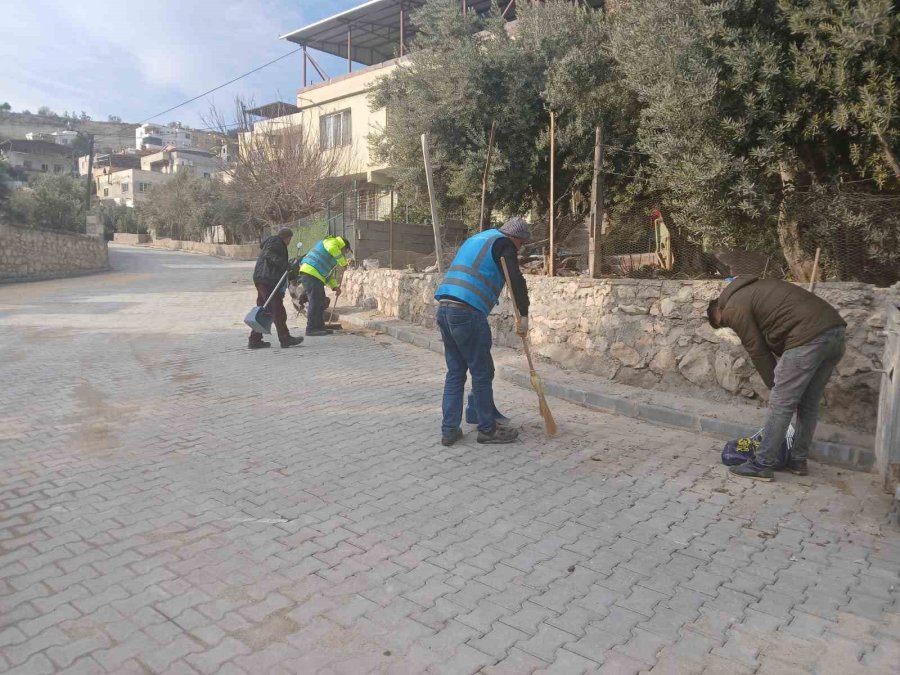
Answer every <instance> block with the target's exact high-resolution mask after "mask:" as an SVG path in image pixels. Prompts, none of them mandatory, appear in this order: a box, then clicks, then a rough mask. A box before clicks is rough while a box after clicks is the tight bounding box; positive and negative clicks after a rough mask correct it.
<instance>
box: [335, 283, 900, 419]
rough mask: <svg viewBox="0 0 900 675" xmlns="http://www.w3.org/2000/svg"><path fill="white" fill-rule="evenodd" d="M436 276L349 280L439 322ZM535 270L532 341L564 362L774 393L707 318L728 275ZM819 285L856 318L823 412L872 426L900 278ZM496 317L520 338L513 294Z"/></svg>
mask: <svg viewBox="0 0 900 675" xmlns="http://www.w3.org/2000/svg"><path fill="white" fill-rule="evenodd" d="M436 276H437V275H433V274H423V273H411V272H403V271H398V270H359V269H357V270H352V271H351V272H349V273H348V274H347V275H346V277H345V278H344V281H343V284H342V285H343V287H344V291H345V294H346V295H345V297H346V298H347V300H348V302H350V303H351V304H356V305H358V306H366V307H369V308H371V309H375V308H377V309H378V311H379V313H381V314H383V315H384V316H388V317H395V318H399V319H403V320H406V321H410V322H412V323H416V324H419V325H423V326H430V327H433V326H434V308H435V304H434V300H433V299H432V298H433V296H434V291H435V288H436V286H437V278H436ZM526 279H527V280H528V288H529V293H530V297H531V312H530V324H531V342H532V345H533V346H534V347H535V351H536V352H537V353H539V354H541V355H542V356H544V357H547V358H549V359H550V360H552V361H554V362H556V363H558V364H559V365H562V366H564V367H569V368H574V369H577V370H580V371H584V372H589V373H595V374H597V375H600V376H603V377H606V378H609V379H612V380H615V381H617V382H622V383H624V384H630V385H633V386H641V387H646V388H651V389H659V390H663V391H675V392H683V393H684V394H686V395H690V396H696V397H702V398H709V399H712V400H728V399H732V400H734V399H738V400H740V399H745V400H746V399H753V398H756V399H763V400H764V399H765V398H766V397H767V396H768V390H767V389H766V387H765V385H763V383H762V380H761V379H760V378H759V375H757V374H756V371H755V369H754V367H753V363H752V362H751V361H750V359H749V358H748V356H747V354H746V352H745V351H744V349H743V347H742V346H741V344H740V340H738V338H737V336H736V335H735V334H734V333H733V332H732V331H731V330H728V329H723V330H719V331H714V330H713V329H712V328H710V326H709V324H708V323H707V321H706V305H707V303H708V302H709V300H710V299H712V298H714V297H717V296H718V294H719V293H720V292H721V290H722V288H724V286H725V283H724V282H721V281H659V280H644V279H584V278H571V277H569V278H555V279H553V278H549V277H540V276H527V277H526ZM816 293H817V294H818V295H820V296H821V297H823V298H824V299H826V300H828V301H829V302H830V303H831V304H832V305H834V306H835V307H836V308H837V309H838V310H839V311H840V312H841V315H842V316H843V317H844V318H845V319H846V320H847V323H848V338H849V344H848V349H847V354H846V356H845V357H844V359H843V361H842V362H841V363H840V365H839V366H838V368H837V372H836V373H835V375H834V376H833V377H832V380H831V384H830V385H829V387H828V390H827V393H826V400H827V408H826V409H825V410H824V411H823V412H824V418H825V419H826V420H828V421H832V422H836V423H839V424H843V425H846V426H850V427H853V428H856V429H862V430H865V431H867V432H872V431H873V430H874V428H875V419H876V409H877V402H878V391H879V386H880V373H879V371H880V369H881V358H882V354H883V352H884V345H885V336H884V316H885V312H884V307H885V305H886V303H887V301H888V299H889V298H893V299H895V300H897V299H900V286H894V287H892V288H889V289H879V288H875V287H873V286H870V285H867V284H856V283H824V284H819V286H818V287H817V289H816ZM490 321H491V326H492V328H493V331H494V341H495V342H496V343H497V344H500V345H504V346H509V347H518V346H519V345H520V341H519V338H518V337H517V336H516V335H515V332H514V330H513V318H512V308H511V306H510V304H509V301H508V300H507V299H506V298H504V299H503V300H502V301H501V303H500V306H499V307H498V308H497V309H495V310H494V312H493V314H492V315H491V319H490Z"/></svg>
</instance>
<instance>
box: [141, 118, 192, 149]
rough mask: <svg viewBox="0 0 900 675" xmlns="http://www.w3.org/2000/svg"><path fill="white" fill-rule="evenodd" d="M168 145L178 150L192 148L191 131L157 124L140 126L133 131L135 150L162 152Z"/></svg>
mask: <svg viewBox="0 0 900 675" xmlns="http://www.w3.org/2000/svg"><path fill="white" fill-rule="evenodd" d="M169 145H171V146H174V147H176V148H179V149H187V148H192V147H194V134H193V131H191V130H190V129H181V128H178V127H167V126H161V125H157V124H142V125H141V126H139V127H138V128H137V129H135V130H134V147H135V149H137V150H162V149H163V148H165V147H166V146H169Z"/></svg>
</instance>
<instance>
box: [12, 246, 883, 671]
mask: <svg viewBox="0 0 900 675" xmlns="http://www.w3.org/2000/svg"><path fill="white" fill-rule="evenodd" d="M111 260H112V263H113V266H114V268H115V271H114V272H113V273H110V274H105V275H100V276H94V277H82V278H78V279H71V280H60V281H53V282H42V283H35V284H21V285H14V286H2V287H0V378H2V383H3V386H2V388H0V671H7V672H13V673H32V674H34V673H53V672H69V673H98V672H108V673H131V672H135V673H148V672H149V673H315V672H321V673H354V674H355V673H367V672H381V673H420V672H431V673H474V672H479V671H483V672H485V673H531V672H541V673H585V672H592V673H616V674H621V673H632V672H633V673H637V672H651V673H718V672H728V673H752V672H756V673H815V674H820V675H821V674H825V673H832V672H834V673H840V674H841V675H849V674H852V673H896V672H900V584H898V573H900V534H898V533H897V532H896V531H894V530H892V529H891V528H890V526H889V525H888V519H887V513H888V509H889V502H888V500H887V499H886V498H884V497H883V496H882V495H881V493H880V492H879V491H878V489H877V488H876V485H875V480H874V477H873V476H869V475H862V474H856V473H849V472H846V471H841V470H839V469H835V468H830V467H825V466H820V465H815V464H814V465H813V471H812V475H811V476H809V477H804V478H798V477H793V476H788V475H779V476H778V480H777V481H776V482H775V483H772V484H760V483H753V482H741V481H738V480H734V479H732V478H731V477H730V476H729V475H728V474H727V472H726V471H725V470H724V468H723V467H722V466H721V465H720V464H719V462H718V447H717V446H718V443H717V442H716V441H714V440H713V439H711V438H707V437H703V436H698V435H696V434H690V433H687V432H684V431H677V430H672V429H667V428H664V427H659V426H653V425H650V424H647V423H642V422H639V421H637V420H634V419H629V418H620V417H615V416H612V415H606V414H600V413H596V412H590V411H587V410H584V409H581V408H578V407H575V406H572V405H569V404H564V403H561V402H558V401H551V405H552V406H553V408H554V414H555V416H556V418H557V420H558V421H559V425H560V434H559V435H558V437H557V438H555V439H552V440H550V439H547V438H546V436H545V435H544V433H543V431H542V426H541V420H540V418H539V416H538V415H537V412H536V405H535V401H534V396H533V394H532V393H531V392H528V391H525V390H519V389H515V388H512V387H511V386H510V385H505V384H503V383H502V382H499V383H498V385H497V398H498V402H499V404H500V406H501V408H502V409H503V410H504V411H507V412H508V413H509V414H511V415H513V417H514V418H515V420H516V422H517V423H519V424H520V425H521V427H522V429H523V433H522V442H521V443H517V444H513V445H507V446H494V447H491V446H479V445H477V444H476V443H475V442H474V435H473V433H471V431H470V432H469V433H467V435H466V437H465V439H464V440H463V441H462V442H461V443H459V444H457V445H456V446H454V447H452V448H444V447H442V446H441V445H440V444H439V443H438V442H437V441H438V435H439V419H438V416H439V407H440V393H441V382H442V378H443V364H442V362H441V360H440V358H439V357H438V356H436V355H435V354H433V353H431V352H429V351H425V350H419V349H417V348H415V347H412V346H409V345H406V344H403V343H399V342H396V341H394V340H392V339H389V338H387V337H385V336H383V335H378V334H373V333H371V332H369V333H356V334H346V335H339V336H334V337H331V338H318V339H311V340H308V341H307V343H306V344H305V345H304V346H302V347H301V348H298V349H290V350H281V349H279V348H277V346H276V347H275V348H273V349H271V350H266V351H261V352H250V351H248V350H247V349H246V348H245V340H246V329H245V328H244V327H243V325H242V323H241V318H242V316H243V315H244V313H245V312H246V311H247V309H248V308H249V306H250V304H251V301H252V300H253V297H254V293H253V292H252V291H251V290H250V285H249V283H248V281H249V279H248V277H249V274H250V270H251V267H252V263H244V262H223V261H219V260H215V259H210V258H204V257H200V256H192V255H188V254H176V253H163V252H158V251H141V250H137V249H127V248H113V249H112V251H111ZM292 323H294V324H295V325H296V323H297V322H296V321H295V320H292Z"/></svg>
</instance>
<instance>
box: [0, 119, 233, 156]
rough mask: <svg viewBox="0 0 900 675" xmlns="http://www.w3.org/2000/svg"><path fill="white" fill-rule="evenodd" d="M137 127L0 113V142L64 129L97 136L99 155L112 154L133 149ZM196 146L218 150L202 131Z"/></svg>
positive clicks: (214, 137)
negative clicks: (30, 134) (34, 132)
mask: <svg viewBox="0 0 900 675" xmlns="http://www.w3.org/2000/svg"><path fill="white" fill-rule="evenodd" d="M137 127H138V125H137V124H129V123H127V122H99V121H96V120H90V121H84V122H82V121H81V120H74V119H65V118H63V117H51V116H46V115H36V114H34V113H16V112H0V140H4V139H10V138H25V134H27V133H29V132H32V131H37V132H44V133H50V132H53V131H60V130H62V129H71V130H72V131H80V132H82V133H84V134H94V148H95V151H96V152H111V151H115V150H119V149H122V148H133V147H134V130H135V129H137ZM193 137H194V142H195V145H196V146H197V147H198V148H200V149H202V150H210V149H212V148H218V147H219V145H220V142H219V140H218V135H217V134H211V133H207V132H202V131H194V133H193Z"/></svg>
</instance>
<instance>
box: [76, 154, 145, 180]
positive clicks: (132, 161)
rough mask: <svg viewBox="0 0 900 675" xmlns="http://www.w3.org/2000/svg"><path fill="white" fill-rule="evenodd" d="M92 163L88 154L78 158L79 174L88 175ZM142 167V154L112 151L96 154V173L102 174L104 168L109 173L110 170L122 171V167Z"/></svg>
mask: <svg viewBox="0 0 900 675" xmlns="http://www.w3.org/2000/svg"><path fill="white" fill-rule="evenodd" d="M89 163H90V157H89V156H88V155H82V156H81V157H79V158H78V175H79V176H87V175H88V165H89ZM140 168H141V155H139V154H137V153H135V152H134V151H132V152H111V153H104V154H99V155H94V175H95V176H97V175H100V174H102V173H103V170H104V169H106V170H107V173H110V172H111V171H110V170H115V171H120V170H122V169H140Z"/></svg>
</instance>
